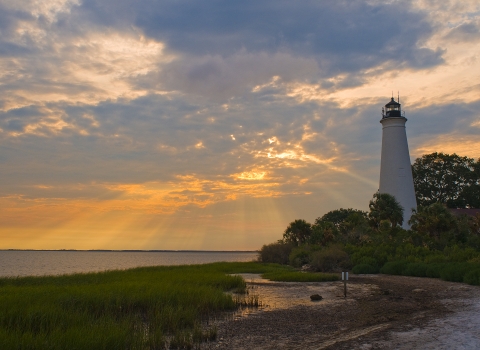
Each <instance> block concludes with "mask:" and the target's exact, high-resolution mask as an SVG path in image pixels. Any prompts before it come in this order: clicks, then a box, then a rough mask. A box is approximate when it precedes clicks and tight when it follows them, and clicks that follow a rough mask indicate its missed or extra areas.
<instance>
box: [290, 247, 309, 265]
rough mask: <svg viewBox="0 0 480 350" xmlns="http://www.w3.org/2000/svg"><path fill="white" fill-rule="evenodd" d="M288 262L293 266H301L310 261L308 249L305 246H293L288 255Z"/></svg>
mask: <svg viewBox="0 0 480 350" xmlns="http://www.w3.org/2000/svg"><path fill="white" fill-rule="evenodd" d="M288 260H289V263H290V265H291V266H294V267H301V266H303V265H305V264H308V263H310V249H308V248H307V247H305V246H302V247H295V248H293V249H292V251H291V252H290V255H289V258H288Z"/></svg>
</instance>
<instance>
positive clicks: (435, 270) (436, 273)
mask: <svg viewBox="0 0 480 350" xmlns="http://www.w3.org/2000/svg"><path fill="white" fill-rule="evenodd" d="M444 266H445V264H444V263H439V264H428V265H427V269H426V270H425V275H426V276H427V277H430V278H440V272H441V271H442V269H443V267H444Z"/></svg>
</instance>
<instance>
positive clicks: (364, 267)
mask: <svg viewBox="0 0 480 350" xmlns="http://www.w3.org/2000/svg"><path fill="white" fill-rule="evenodd" d="M378 270H379V269H378V267H377V266H372V265H369V264H358V265H355V266H354V267H353V269H352V272H353V273H354V274H356V275H359V274H372V273H378Z"/></svg>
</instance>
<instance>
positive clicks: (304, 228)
mask: <svg viewBox="0 0 480 350" xmlns="http://www.w3.org/2000/svg"><path fill="white" fill-rule="evenodd" d="M311 234H312V225H311V224H310V223H308V222H306V221H305V220H301V219H300V220H295V221H293V222H291V223H290V224H289V225H288V227H287V228H286V229H285V232H284V233H283V241H284V242H285V243H293V244H294V245H299V244H303V243H305V242H306V241H307V240H308V238H309V237H310V235H311Z"/></svg>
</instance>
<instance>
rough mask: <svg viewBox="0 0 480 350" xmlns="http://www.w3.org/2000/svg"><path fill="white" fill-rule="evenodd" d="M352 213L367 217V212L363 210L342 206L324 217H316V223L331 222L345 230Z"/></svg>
mask: <svg viewBox="0 0 480 350" xmlns="http://www.w3.org/2000/svg"><path fill="white" fill-rule="evenodd" d="M352 214H359V215H361V216H363V217H364V218H367V213H366V212H364V211H362V210H357V209H352V208H348V209H343V208H340V209H336V210H332V211H329V212H328V213H326V214H325V215H323V216H322V217H318V218H316V219H315V225H319V224H320V223H324V222H331V223H332V224H334V225H335V227H336V228H337V229H338V230H340V231H343V230H344V229H345V225H346V221H347V219H348V217H349V216H350V215H352Z"/></svg>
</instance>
